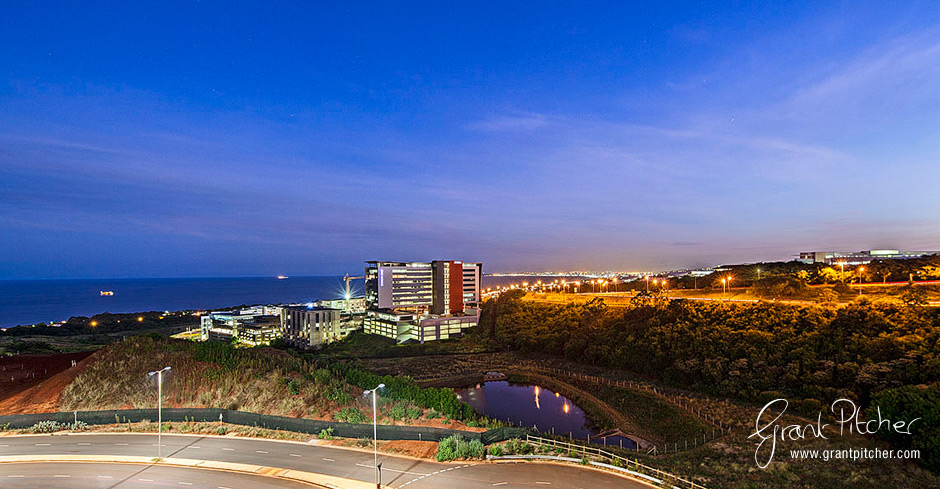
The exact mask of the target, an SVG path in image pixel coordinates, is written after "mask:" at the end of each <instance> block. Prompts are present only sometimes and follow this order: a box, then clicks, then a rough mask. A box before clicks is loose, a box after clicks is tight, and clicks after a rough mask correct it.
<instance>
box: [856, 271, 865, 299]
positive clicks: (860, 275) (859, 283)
mask: <svg viewBox="0 0 940 489" xmlns="http://www.w3.org/2000/svg"><path fill="white" fill-rule="evenodd" d="M864 271H865V267H858V295H859V296H861V295H862V273H863V272H864Z"/></svg>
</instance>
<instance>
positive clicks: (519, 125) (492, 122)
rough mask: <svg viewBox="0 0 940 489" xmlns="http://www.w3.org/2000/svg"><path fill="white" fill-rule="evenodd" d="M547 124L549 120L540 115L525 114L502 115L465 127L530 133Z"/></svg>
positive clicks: (490, 130) (478, 129)
mask: <svg viewBox="0 0 940 489" xmlns="http://www.w3.org/2000/svg"><path fill="white" fill-rule="evenodd" d="M548 124H549V119H548V118H547V117H546V116H545V115H542V114H535V113H527V114H519V115H503V116H496V117H491V118H488V119H482V120H479V121H476V122H472V123H470V124H469V125H468V126H467V127H468V128H469V129H470V130H473V131H489V132H500V131H531V130H533V129H539V128H542V127H545V126H547V125H548Z"/></svg>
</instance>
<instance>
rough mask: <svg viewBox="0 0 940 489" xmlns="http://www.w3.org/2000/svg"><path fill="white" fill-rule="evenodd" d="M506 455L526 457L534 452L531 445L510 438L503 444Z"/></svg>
mask: <svg viewBox="0 0 940 489" xmlns="http://www.w3.org/2000/svg"><path fill="white" fill-rule="evenodd" d="M503 450H504V451H505V452H506V455H528V454H530V453H532V452H533V451H534V449H533V447H532V445H529V444H528V443H526V442H524V441H522V440H520V439H518V438H511V439H509V441H507V442H506V443H504V444H503Z"/></svg>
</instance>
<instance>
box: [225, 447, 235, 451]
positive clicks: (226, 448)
mask: <svg viewBox="0 0 940 489" xmlns="http://www.w3.org/2000/svg"><path fill="white" fill-rule="evenodd" d="M222 450H226V451H229V452H234V451H235V449H234V448H229V447H224V448H222Z"/></svg>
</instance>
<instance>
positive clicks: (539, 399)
mask: <svg viewBox="0 0 940 489" xmlns="http://www.w3.org/2000/svg"><path fill="white" fill-rule="evenodd" d="M456 391H457V395H458V397H459V398H460V400H461V401H463V402H465V403H467V404H469V405H470V406H471V407H473V408H474V409H475V410H476V411H477V412H479V413H482V414H484V415H486V416H489V417H491V418H495V419H500V420H503V421H507V420H508V421H512V423H513V424H516V425H523V426H527V427H537V428H538V430H539V431H542V432H544V433H553V432H554V433H555V434H557V435H568V436H572V437H574V438H580V439H582V440H584V439H586V438H587V437H588V436H589V435H596V434H597V433H598V432H599V430H598V428H597V427H596V426H594V424H593V423H591V420H590V419H588V417H587V415H586V414H585V413H584V411H583V410H582V409H581V408H579V407H578V406H577V405H575V404H574V403H573V402H571V400H570V399H568V398H566V397H565V396H562V395H561V394H559V393H557V392H552V391H550V390H548V389H543V388H541V387H539V386H537V385H525V384H513V383H509V382H507V381H504V380H503V381H490V382H484V383H482V384H477V385H476V386H474V387H467V388H462V389H456ZM592 441H594V442H595V443H603V440H598V439H594V440H592ZM607 443H609V444H611V445H620V444H621V443H622V444H623V446H624V447H632V446H633V442H631V441H630V440H627V439H621V438H620V437H610V438H608V439H607Z"/></svg>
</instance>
